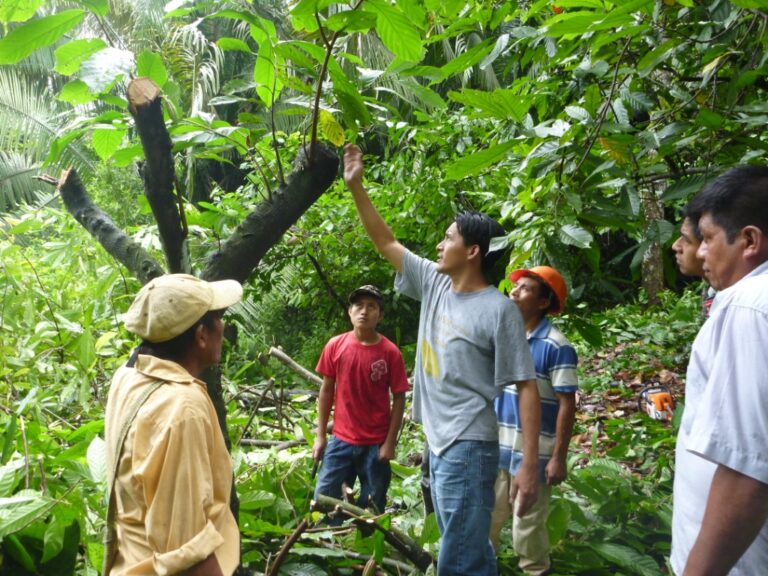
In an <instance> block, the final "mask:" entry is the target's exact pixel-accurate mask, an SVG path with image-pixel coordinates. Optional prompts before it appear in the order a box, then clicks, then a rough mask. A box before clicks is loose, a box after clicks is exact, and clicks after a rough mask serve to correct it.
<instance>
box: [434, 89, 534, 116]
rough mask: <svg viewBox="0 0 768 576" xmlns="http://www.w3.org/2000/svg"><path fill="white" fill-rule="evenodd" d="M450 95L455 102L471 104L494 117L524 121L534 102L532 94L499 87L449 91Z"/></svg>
mask: <svg viewBox="0 0 768 576" xmlns="http://www.w3.org/2000/svg"><path fill="white" fill-rule="evenodd" d="M448 97H449V98H450V99H451V100H453V101H454V102H459V103H461V104H464V105H465V106H471V107H473V108H477V109H478V110H480V111H482V112H484V113H485V114H487V115H489V116H493V117H494V118H499V119H501V120H509V119H512V120H514V121H515V122H522V120H523V118H524V117H525V115H526V114H527V113H528V110H529V109H530V107H531V105H532V104H533V97H532V96H520V95H519V94H517V93H516V91H515V90H508V89H503V88H499V89H498V90H494V91H493V92H485V91H483V90H472V89H464V90H462V91H461V92H449V93H448Z"/></svg>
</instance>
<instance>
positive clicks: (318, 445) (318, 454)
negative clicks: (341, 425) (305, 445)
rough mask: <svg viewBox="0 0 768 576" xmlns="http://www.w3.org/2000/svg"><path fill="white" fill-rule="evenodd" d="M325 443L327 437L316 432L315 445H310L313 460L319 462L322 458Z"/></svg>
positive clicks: (326, 442)
mask: <svg viewBox="0 0 768 576" xmlns="http://www.w3.org/2000/svg"><path fill="white" fill-rule="evenodd" d="M326 444H328V439H327V438H326V437H325V435H322V436H321V435H319V434H318V435H317V436H316V437H315V445H314V446H312V459H313V460H314V461H315V462H320V460H322V459H323V454H324V453H325V446H326Z"/></svg>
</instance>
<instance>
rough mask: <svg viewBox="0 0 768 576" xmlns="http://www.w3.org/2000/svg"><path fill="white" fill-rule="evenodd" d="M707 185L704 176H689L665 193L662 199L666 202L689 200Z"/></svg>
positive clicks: (675, 183) (674, 184)
mask: <svg viewBox="0 0 768 576" xmlns="http://www.w3.org/2000/svg"><path fill="white" fill-rule="evenodd" d="M706 183H707V177H706V175H704V174H696V175H694V176H688V177H687V178H681V179H680V180H678V181H677V182H674V183H673V184H672V185H671V186H669V187H668V188H667V189H666V190H665V191H664V193H663V194H662V195H661V199H662V200H663V201H664V202H669V201H671V200H679V199H681V198H688V197H690V196H692V195H693V194H695V193H696V192H698V191H699V190H701V189H702V188H703V187H704V185H705V184H706Z"/></svg>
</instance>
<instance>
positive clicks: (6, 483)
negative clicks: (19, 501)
mask: <svg viewBox="0 0 768 576" xmlns="http://www.w3.org/2000/svg"><path fill="white" fill-rule="evenodd" d="M22 468H24V459H23V458H18V459H16V460H11V461H10V462H8V464H6V465H5V466H2V467H0V497H5V496H9V495H10V494H11V492H12V491H13V488H14V487H15V486H16V472H17V471H18V470H21V469H22Z"/></svg>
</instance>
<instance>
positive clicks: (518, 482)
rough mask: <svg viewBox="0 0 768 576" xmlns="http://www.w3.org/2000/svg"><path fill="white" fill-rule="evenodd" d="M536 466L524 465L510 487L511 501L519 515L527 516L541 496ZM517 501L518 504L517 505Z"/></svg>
mask: <svg viewBox="0 0 768 576" xmlns="http://www.w3.org/2000/svg"><path fill="white" fill-rule="evenodd" d="M536 472H537V471H536V467H535V466H523V467H522V468H520V470H518V472H517V474H515V479H514V482H512V484H511V485H510V487H509V503H510V504H511V505H512V509H513V510H515V513H516V514H517V516H518V517H522V516H525V514H526V513H527V512H528V510H530V509H531V507H532V506H533V505H534V504H536V499H537V498H538V497H539V479H538V478H537V476H538V474H537V473H536ZM515 502H517V506H515Z"/></svg>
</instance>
